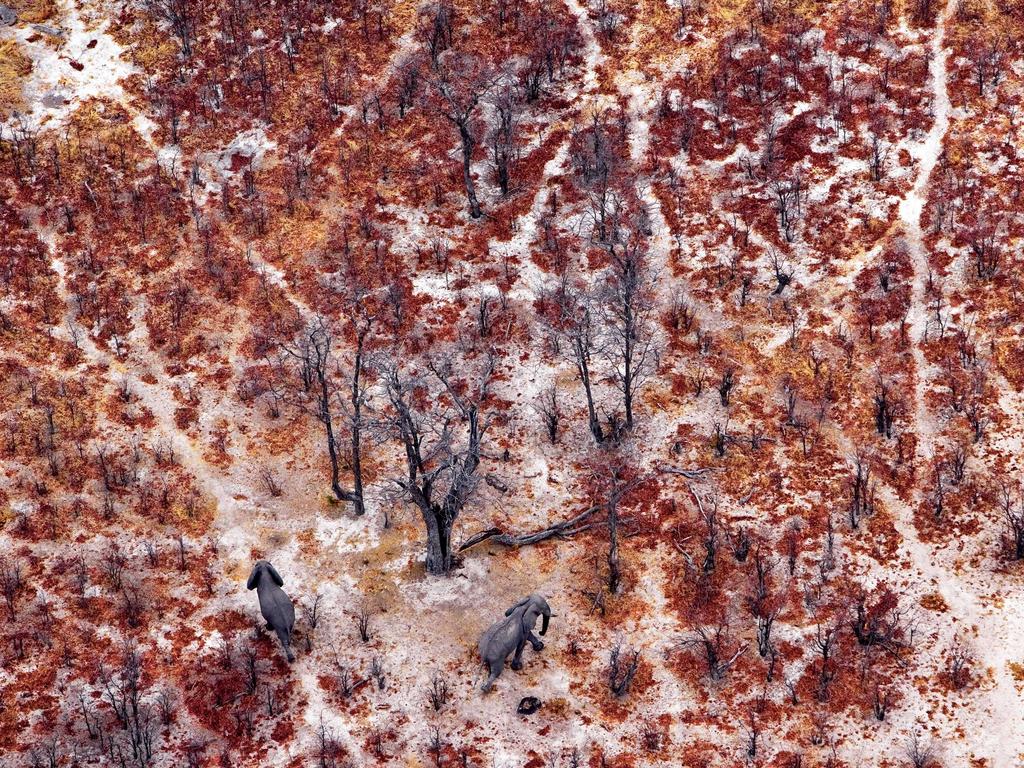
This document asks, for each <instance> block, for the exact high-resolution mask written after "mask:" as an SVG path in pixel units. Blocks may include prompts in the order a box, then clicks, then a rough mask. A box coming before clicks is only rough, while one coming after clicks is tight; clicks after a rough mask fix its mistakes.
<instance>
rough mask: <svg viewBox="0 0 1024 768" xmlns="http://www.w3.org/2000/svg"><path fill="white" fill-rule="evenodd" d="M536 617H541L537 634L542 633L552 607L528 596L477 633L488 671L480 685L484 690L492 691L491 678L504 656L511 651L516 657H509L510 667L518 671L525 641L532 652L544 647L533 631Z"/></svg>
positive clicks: (521, 661) (498, 673)
mask: <svg viewBox="0 0 1024 768" xmlns="http://www.w3.org/2000/svg"><path fill="white" fill-rule="evenodd" d="M538 616H543V617H544V621H543V623H542V624H541V627H540V633H541V634H542V635H543V634H544V633H546V632H547V631H548V622H549V621H550V620H551V608H550V607H549V606H548V601H547V600H545V599H544V598H543V597H541V596H540V595H536V594H535V595H529V596H527V597H524V598H523V599H522V600H520V601H519V602H518V603H516V604H515V605H513V606H512V607H511V608H509V609H508V610H507V611H505V618H504V619H502V620H501V621H499V622H497V623H495V624H492V625H491V626H490V627H489V628H488V629H487V631H486V632H484V633H483V635H481V636H480V658H481V660H482V661H483V663H484V664H485V665H486V666H487V668H488V669H489V670H490V672H491V675H490V677H488V678H487V682H485V683H484V685H483V689H482V690H483V692H484V693H487V692H488V691H489V690H491V686H493V685H494V681H495V680H497V679H498V676H499V675H500V674H501V671H502V669H504V667H505V659H507V658H508V655H509V654H510V653H512V651H513V650H514V651H515V656H513V657H512V669H515V670H519V669H522V668H523V647H524V646H525V645H526V641H527V640H529V641H530V645H532V646H533V650H534V651H539V650H541V649H542V648H543V647H544V643H542V642H541V640H540V638H538V637H537V636H536V635H535V634H533V627H534V625H536V623H537V617H538Z"/></svg>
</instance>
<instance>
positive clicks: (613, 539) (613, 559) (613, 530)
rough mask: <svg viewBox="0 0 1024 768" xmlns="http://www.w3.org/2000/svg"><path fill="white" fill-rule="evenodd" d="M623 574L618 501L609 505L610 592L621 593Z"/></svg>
mask: <svg viewBox="0 0 1024 768" xmlns="http://www.w3.org/2000/svg"><path fill="white" fill-rule="evenodd" d="M621 579H622V573H621V571H620V570H619V508H618V501H617V500H613V501H611V502H610V503H609V504H608V591H609V592H610V593H611V594H613V595H614V594H615V593H616V592H618V591H619V581H620V580H621Z"/></svg>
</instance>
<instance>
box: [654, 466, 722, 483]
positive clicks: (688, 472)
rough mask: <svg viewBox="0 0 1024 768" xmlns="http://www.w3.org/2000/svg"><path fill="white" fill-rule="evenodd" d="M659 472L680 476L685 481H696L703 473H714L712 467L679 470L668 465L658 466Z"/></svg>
mask: <svg viewBox="0 0 1024 768" xmlns="http://www.w3.org/2000/svg"><path fill="white" fill-rule="evenodd" d="M658 471H659V472H667V473H668V474H670V475H680V476H682V477H685V478H686V479H687V480H698V479H700V476H701V475H703V474H704V473H705V472H714V471H715V468H714V467H698V468H697V469H680V468H679V467H673V466H671V465H670V464H659V465H658Z"/></svg>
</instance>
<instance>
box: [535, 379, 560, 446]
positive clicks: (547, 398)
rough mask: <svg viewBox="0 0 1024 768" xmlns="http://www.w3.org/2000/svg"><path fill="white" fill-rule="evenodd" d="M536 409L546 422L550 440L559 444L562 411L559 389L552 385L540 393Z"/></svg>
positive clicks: (545, 426) (545, 425) (545, 427)
mask: <svg viewBox="0 0 1024 768" xmlns="http://www.w3.org/2000/svg"><path fill="white" fill-rule="evenodd" d="M534 409H535V410H536V411H537V413H538V414H539V415H540V417H541V419H543V421H544V429H545V430H546V431H547V435H548V440H550V441H551V443H552V444H554V443H556V442H558V423H559V421H561V416H562V414H561V411H560V409H559V407H558V387H557V386H556V385H555V384H552V385H551V386H550V387H548V388H547V389H545V390H544V391H543V392H541V393H540V397H538V398H537V402H536V403H535V404H534Z"/></svg>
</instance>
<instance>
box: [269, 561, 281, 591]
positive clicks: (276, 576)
mask: <svg viewBox="0 0 1024 768" xmlns="http://www.w3.org/2000/svg"><path fill="white" fill-rule="evenodd" d="M267 568H268V569H269V570H270V578H272V579H273V580H274V583H275V584H277V586H279V587H283V586H284V579H282V578H281V574H280V573H278V572H277V568H275V567H274V566H272V565H271V564H270V563H267Z"/></svg>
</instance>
